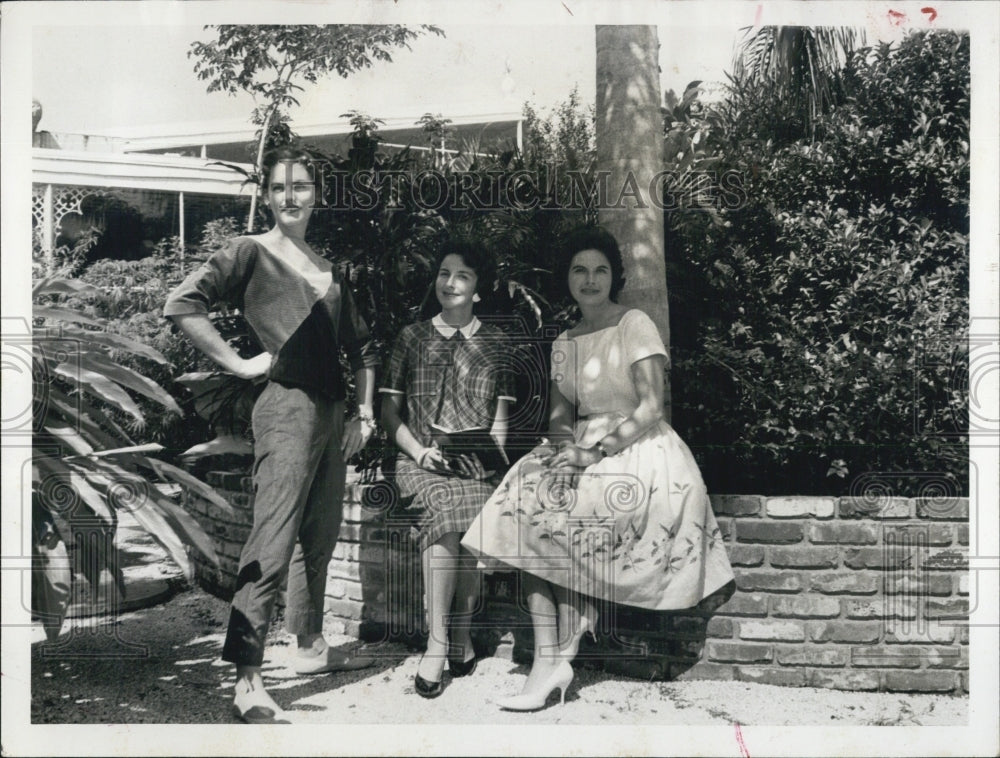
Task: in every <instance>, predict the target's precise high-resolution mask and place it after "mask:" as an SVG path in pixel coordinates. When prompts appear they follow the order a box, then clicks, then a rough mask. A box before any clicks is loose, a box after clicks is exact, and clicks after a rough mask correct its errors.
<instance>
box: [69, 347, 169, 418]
mask: <svg viewBox="0 0 1000 758" xmlns="http://www.w3.org/2000/svg"><path fill="white" fill-rule="evenodd" d="M80 365H81V366H82V367H83V368H85V369H89V370H91V371H94V372H95V373H100V374H104V375H105V376H106V377H107V378H108V379H110V380H112V381H114V382H116V383H117V384H120V385H121V386H123V387H125V388H126V389H130V390H133V391H134V392H138V393H139V394H140V395H145V396H146V397H148V398H150V399H151V400H155V401H156V402H158V403H159V404H160V405H162V406H163V407H164V408H166V409H167V410H169V411H173V412H174V413H176V414H177V415H178V416H181V415H183V411H181V408H180V406H179V405H177V401H176V400H174V399H173V397H171V395H170V393H168V392H167V391H166V390H164V389H163V387H161V386H160V385H159V384H157V383H156V382H154V381H153V380H152V379H149V378H148V377H145V376H143V375H142V374H140V373H139V372H138V371H134V370H133V369H130V368H128V367H127V366H122V365H120V364H118V363H115V362H114V361H113V360H111V359H110V358H108V357H107V356H106V355H104V354H103V353H96V352H89V353H84V354H83V355H82V356H80Z"/></svg>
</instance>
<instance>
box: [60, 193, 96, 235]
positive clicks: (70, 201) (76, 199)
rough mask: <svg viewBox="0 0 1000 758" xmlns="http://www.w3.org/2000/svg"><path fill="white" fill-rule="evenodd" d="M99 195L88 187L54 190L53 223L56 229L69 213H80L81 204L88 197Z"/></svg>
mask: <svg viewBox="0 0 1000 758" xmlns="http://www.w3.org/2000/svg"><path fill="white" fill-rule="evenodd" d="M94 194H97V193H95V192H94V190H92V189H89V188H87V187H53V188H52V223H53V225H54V226H55V228H56V229H58V228H59V222H60V221H62V219H63V216H65V215H66V214H67V213H80V212H81V211H80V204H81V203H82V202H83V199H84V198H85V197H87V196H88V195H94Z"/></svg>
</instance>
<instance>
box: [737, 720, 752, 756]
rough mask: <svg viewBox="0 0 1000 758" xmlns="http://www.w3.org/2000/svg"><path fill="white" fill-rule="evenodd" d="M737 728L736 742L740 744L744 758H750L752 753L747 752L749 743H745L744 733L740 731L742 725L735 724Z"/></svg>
mask: <svg viewBox="0 0 1000 758" xmlns="http://www.w3.org/2000/svg"><path fill="white" fill-rule="evenodd" d="M734 726H735V727H736V741H737V742H738V743H739V744H740V752H741V753H742V754H743V758H750V751H749V750H747V743H745V742H744V741H743V732H742V731H740V725H739V724H734Z"/></svg>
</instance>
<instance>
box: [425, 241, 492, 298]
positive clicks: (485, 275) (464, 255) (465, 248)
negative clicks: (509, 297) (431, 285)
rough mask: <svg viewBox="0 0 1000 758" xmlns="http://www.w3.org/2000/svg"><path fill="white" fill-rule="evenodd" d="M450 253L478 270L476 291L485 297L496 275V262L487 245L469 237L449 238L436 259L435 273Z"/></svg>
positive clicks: (474, 269)
mask: <svg viewBox="0 0 1000 758" xmlns="http://www.w3.org/2000/svg"><path fill="white" fill-rule="evenodd" d="M449 255H457V256H458V257H460V258H461V259H462V262H463V263H464V264H465V265H466V266H468V267H469V268H471V269H472V270H473V271H475V272H476V292H478V293H479V296H480V297H485V296H486V295H487V294H488V293H489V291H490V290H492V289H493V279H494V277H495V276H496V262H495V261H494V260H493V256H492V255H490V253H489V251H487V250H486V247H485V245H483V244H481V243H479V242H474V241H472V240H469V239H452V240H448V241H447V242H445V243H444V245H443V246H442V247H441V250H440V251H439V252H438V255H437V259H436V260H435V261H434V275H435V276H437V272H438V271H440V270H441V264H442V263H444V259H445V258H447V257H448V256H449Z"/></svg>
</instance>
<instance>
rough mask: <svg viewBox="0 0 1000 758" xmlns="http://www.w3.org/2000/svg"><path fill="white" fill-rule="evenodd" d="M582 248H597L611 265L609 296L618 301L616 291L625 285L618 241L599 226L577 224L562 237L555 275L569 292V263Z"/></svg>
mask: <svg viewBox="0 0 1000 758" xmlns="http://www.w3.org/2000/svg"><path fill="white" fill-rule="evenodd" d="M584 250H597V251H598V252H599V253H601V254H602V255H603V256H604V257H605V258H607V259H608V263H609V264H610V265H611V292H610V298H611V300H612V301H613V302H616V303H617V302H618V293H619V292H621V290H622V287H624V286H625V265H624V263H622V251H621V248H619V247H618V241H617V240H616V239H615V238H614V235H612V234H611V232H609V231H607V230H605V229H602V228H601V227H599V226H578V227H576V228H575V229H573V230H572V231H570V233H569V234H567V235H566V237H565V238H564V239H563V243H562V248H561V250H560V254H559V267H558V269H557V275H558V276H559V279H560V281H562V283H563V287H565V288H566V292H569V281H568V279H569V265H570V263H572V262H573V258H574V256H576V254H577V253H579V252H582V251H584Z"/></svg>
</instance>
